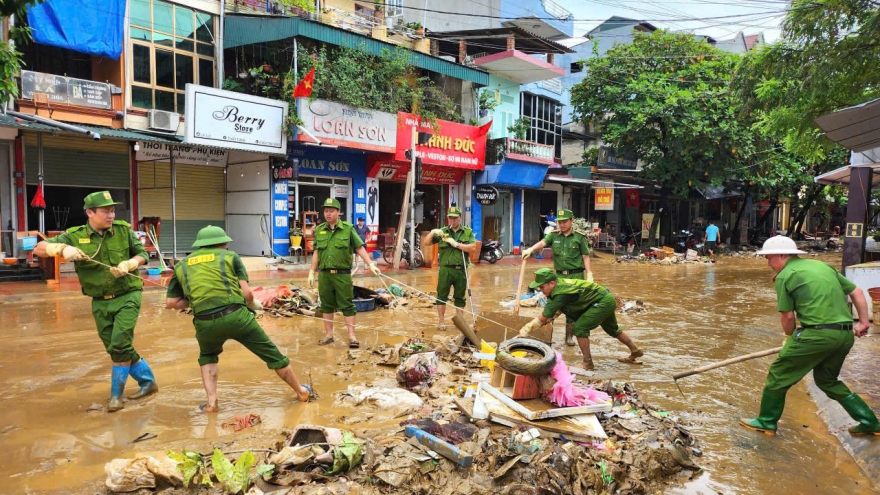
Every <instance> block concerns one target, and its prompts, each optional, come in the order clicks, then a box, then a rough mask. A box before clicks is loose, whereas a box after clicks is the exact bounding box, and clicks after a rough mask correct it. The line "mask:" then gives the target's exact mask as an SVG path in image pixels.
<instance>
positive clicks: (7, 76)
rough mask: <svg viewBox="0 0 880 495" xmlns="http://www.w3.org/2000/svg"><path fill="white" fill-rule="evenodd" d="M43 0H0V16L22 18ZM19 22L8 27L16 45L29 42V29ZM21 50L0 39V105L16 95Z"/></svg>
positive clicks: (10, 37) (3, 17)
mask: <svg viewBox="0 0 880 495" xmlns="http://www.w3.org/2000/svg"><path fill="white" fill-rule="evenodd" d="M42 1H43V0H2V1H0V18H2V19H8V18H9V17H11V16H13V15H14V16H15V18H16V19H24V18H25V17H26V16H27V9H28V8H29V7H31V6H33V5H36V4H38V3H42ZM21 24H22V23H21V22H19V23H18V24H17V25H15V26H11V27H10V28H9V39H10V40H12V41H14V42H15V43H16V44H17V45H18V46H21V45H24V44H26V43H30V42H31V30H30V28H29V27H27V25H21ZM21 64H22V60H21V52H19V51H18V50H16V49H15V47H14V46H13V45H12V43H10V42H9V41H7V40H0V76H2V81H0V105H4V106H5V105H6V102H8V101H9V100H11V99H13V98H15V97H17V96H18V83H17V82H16V78H17V77H18V75H19V73H20V72H21Z"/></svg>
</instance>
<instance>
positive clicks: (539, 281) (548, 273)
mask: <svg viewBox="0 0 880 495" xmlns="http://www.w3.org/2000/svg"><path fill="white" fill-rule="evenodd" d="M560 213H562V210H560ZM554 280H556V273H554V272H553V270H551V269H549V268H541V269H540V270H538V271H536V272H535V281H534V282H532V283H530V284H529V289H537V288H538V287H540V286H542V285H544V284H546V283H547V282H552V281H554Z"/></svg>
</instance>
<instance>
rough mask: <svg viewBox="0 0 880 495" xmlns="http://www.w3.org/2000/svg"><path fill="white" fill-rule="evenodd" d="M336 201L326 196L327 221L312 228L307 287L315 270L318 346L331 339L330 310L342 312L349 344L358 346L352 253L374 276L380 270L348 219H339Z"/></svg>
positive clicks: (311, 285)
mask: <svg viewBox="0 0 880 495" xmlns="http://www.w3.org/2000/svg"><path fill="white" fill-rule="evenodd" d="M340 208H341V205H340V204H339V201H337V200H335V199H333V198H327V200H326V201H324V220H326V222H324V223H322V224H321V225H318V226H317V227H316V228H315V253H314V254H313V255H312V266H311V268H310V269H309V287H314V285H315V273H316V272H317V271H318V270H320V271H321V273H320V275H318V296H319V297H320V298H321V305H320V308H319V309H320V311H321V313H323V315H324V334H325V335H324V338H323V339H321V340H320V341H319V342H318V344H319V345H327V344H329V343H331V342H333V313H334V312H336V311H341V312H342V315H343V316H344V317H345V325H346V326H347V327H348V346H349V347H351V348H353V349H354V348H358V347H360V342H358V339H357V337H356V336H355V334H354V315H355V314H356V313H357V309H356V308H355V307H354V288H353V286H352V282H351V264H352V261H353V258H352V253H357V255H358V256H359V257H360V258H361V259H362V260H364V264H365V265H367V266H369V267H370V271H371V272H373V274H374V275H376V276H379V275H380V274H381V272H380V271H379V268H378V267H377V266H376V263H375V262H374V261H372V260H370V257H369V256H367V250H366V249H364V241H362V240H361V238H360V236H359V235H358V234H357V232H356V231H355V229H354V225H352V224H351V222H345V221H342V220H339V209H340Z"/></svg>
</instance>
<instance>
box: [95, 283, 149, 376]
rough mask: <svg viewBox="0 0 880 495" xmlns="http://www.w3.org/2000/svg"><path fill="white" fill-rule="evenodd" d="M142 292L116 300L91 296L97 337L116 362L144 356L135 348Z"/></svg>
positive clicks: (115, 298) (135, 360)
mask: <svg viewBox="0 0 880 495" xmlns="http://www.w3.org/2000/svg"><path fill="white" fill-rule="evenodd" d="M141 296H142V294H141V291H139V290H133V291H131V292H128V293H126V294H122V295H120V296H116V297H114V298H113V299H103V298H94V299H92V315H93V316H94V317H95V324H96V325H97V326H98V336H99V337H101V342H103V343H104V349H106V350H107V354H110V359H112V360H113V362H114V363H122V362H125V361H131V363H132V364H134V363H136V362H137V361H138V360H139V359H140V358H141V357H140V356H139V355H138V353H137V351H135V350H134V345H133V344H132V343H133V342H134V326H135V325H136V324H137V320H138V315H139V314H140V312H141Z"/></svg>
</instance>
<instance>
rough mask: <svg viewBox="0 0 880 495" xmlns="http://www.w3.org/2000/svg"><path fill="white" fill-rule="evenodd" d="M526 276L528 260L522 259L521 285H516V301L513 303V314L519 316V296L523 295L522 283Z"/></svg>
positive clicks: (520, 269)
mask: <svg viewBox="0 0 880 495" xmlns="http://www.w3.org/2000/svg"><path fill="white" fill-rule="evenodd" d="M525 276H526V260H525V259H523V260H522V265H521V266H520V267H519V285H517V286H516V301H514V303H513V316H519V298H520V297H522V284H523V279H524V278H525Z"/></svg>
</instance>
